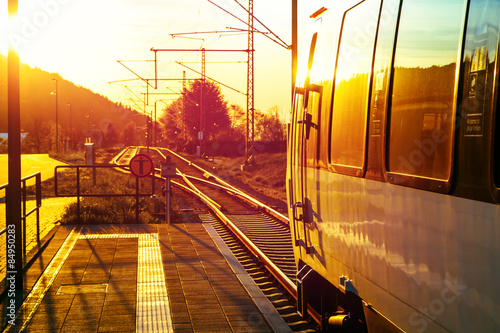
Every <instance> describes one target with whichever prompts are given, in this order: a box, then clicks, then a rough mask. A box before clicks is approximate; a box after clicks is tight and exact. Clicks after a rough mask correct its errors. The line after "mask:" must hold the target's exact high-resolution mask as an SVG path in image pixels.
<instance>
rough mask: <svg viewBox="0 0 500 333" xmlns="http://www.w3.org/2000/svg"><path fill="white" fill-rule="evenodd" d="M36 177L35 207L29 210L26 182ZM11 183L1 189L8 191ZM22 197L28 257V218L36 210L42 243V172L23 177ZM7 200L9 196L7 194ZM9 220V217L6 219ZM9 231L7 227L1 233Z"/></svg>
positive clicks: (38, 237) (37, 238)
mask: <svg viewBox="0 0 500 333" xmlns="http://www.w3.org/2000/svg"><path fill="white" fill-rule="evenodd" d="M33 178H34V179H35V201H36V203H35V207H33V208H31V209H30V210H29V211H27V203H26V202H27V201H28V196H27V187H26V183H27V182H28V181H29V180H30V179H33ZM8 187H9V184H3V185H0V190H5V191H8ZM21 198H22V215H21V220H22V222H23V225H22V230H23V256H24V258H25V259H26V238H27V237H26V220H27V218H28V216H30V215H31V214H33V213H35V212H36V240H37V242H38V243H40V208H41V207H42V176H41V173H40V172H35V173H33V174H31V175H29V176H26V177H23V178H21ZM6 200H7V196H6ZM6 220H7V219H6ZM6 232H7V228H3V229H2V230H0V235H3V234H4V233H6Z"/></svg>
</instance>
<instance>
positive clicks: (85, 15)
mask: <svg viewBox="0 0 500 333" xmlns="http://www.w3.org/2000/svg"><path fill="white" fill-rule="evenodd" d="M213 2H214V3H216V4H217V5H219V6H221V7H223V8H224V9H226V10H228V11H230V12H231V13H233V14H234V15H236V16H237V17H239V18H241V19H242V20H244V21H247V14H246V13H245V12H244V11H243V10H242V9H241V8H240V7H239V5H238V4H237V3H236V2H235V1H234V0H213ZM304 2H305V1H301V0H299V18H300V19H299V24H302V25H301V26H300V27H299V30H303V29H304V25H303V23H304V19H306V18H307V17H308V16H309V15H310V14H311V13H313V12H314V11H315V10H316V9H318V8H320V7H321V6H322V4H323V3H324V2H326V0H323V1H320V0H315V1H307V4H304ZM242 4H243V5H244V6H247V5H248V2H247V1H243V2H242ZM254 15H255V17H256V18H258V19H259V20H260V21H261V22H263V23H264V24H265V25H266V26H267V27H268V28H269V29H271V30H272V31H273V32H274V33H275V34H277V35H278V36H279V37H280V38H281V39H282V40H283V41H285V42H286V43H287V44H291V1H290V0H274V1H272V2H271V1H262V0H255V1H254ZM0 18H1V20H0V31H1V32H2V33H1V35H0V52H1V53H3V54H7V45H8V38H7V37H8V36H10V38H11V40H14V43H15V44H16V45H17V46H18V49H19V53H20V57H21V61H23V62H25V63H27V64H29V65H31V66H33V67H39V68H41V69H43V70H45V71H49V72H57V73H59V74H60V75H61V76H63V77H64V78H65V79H67V80H70V81H72V82H74V83H75V84H79V85H81V86H84V87H87V88H90V89H92V90H93V91H95V92H97V93H100V94H102V95H105V96H107V97H108V98H110V99H111V100H114V101H117V102H122V103H124V104H127V105H131V106H134V104H133V103H134V102H132V101H130V99H136V97H135V96H134V94H135V95H137V96H139V97H142V96H143V95H141V93H144V92H145V91H146V90H145V83H144V82H142V81H139V80H137V81H127V82H121V83H114V84H109V83H108V82H110V81H117V80H126V79H134V78H136V76H135V75H134V74H133V73H131V72H130V71H128V70H127V69H126V68H125V67H123V66H121V65H120V64H119V63H117V61H116V60H124V61H129V60H140V61H138V62H124V64H125V65H127V66H128V67H130V68H131V69H132V70H133V71H134V72H136V73H137V74H139V75H141V76H142V77H146V78H153V77H154V66H153V63H152V62H146V61H144V60H153V59H154V53H153V52H151V51H150V49H151V48H169V49H170V48H173V49H179V48H188V49H201V48H202V47H204V48H206V49H207V50H208V49H238V50H243V49H246V48H247V35H246V33H243V34H240V33H238V34H235V33H232V34H223V33H211V34H197V35H184V36H183V37H190V38H183V37H181V36H178V37H175V38H173V37H171V36H170V34H173V33H187V32H206V31H223V30H227V28H228V27H234V28H240V29H245V28H246V26H245V25H244V24H243V23H242V22H239V21H238V20H237V19H235V18H233V17H231V16H230V15H229V14H227V13H225V12H223V11H222V10H221V9H219V8H217V7H216V6H214V5H213V4H211V3H210V2H209V1H207V0H183V1H178V0H175V1H174V0H141V1H138V0H135V1H134V0H105V1H102V0H99V1H98V0H39V1H23V0H20V1H19V17H18V28H17V30H14V31H15V32H14V33H5V32H6V31H8V29H9V26H8V24H7V1H3V4H2V5H1V6H0ZM255 27H256V28H257V29H258V30H264V28H263V27H262V26H260V25H259V24H258V23H257V22H256V23H255ZM255 50H256V52H255V70H254V71H255V81H254V82H255V83H254V85H255V108H256V109H259V110H261V111H267V110H268V109H269V108H271V107H273V106H274V105H277V106H278V107H279V110H280V114H281V115H282V116H283V117H285V116H287V115H288V112H289V109H290V75H291V74H290V59H291V51H289V50H286V49H285V48H283V47H282V46H280V45H278V44H276V43H274V42H272V41H270V40H269V39H267V38H266V37H265V36H262V35H260V34H255ZM246 59H247V55H246V53H245V52H231V53H219V52H217V53H215V52H207V53H206V62H207V63H206V75H207V76H209V77H211V78H213V79H215V80H218V81H220V82H221V83H223V84H225V85H228V86H230V87H232V88H234V89H236V90H239V91H241V92H243V93H246V70H247V66H246V63H244V62H245V61H246ZM176 61H179V62H184V64H185V65H186V66H188V67H190V68H193V69H195V70H196V71H199V72H200V71H201V52H190V53H185V52H159V53H158V73H159V78H182V71H183V70H185V71H186V75H187V78H199V75H198V74H196V73H195V72H193V71H191V70H189V69H187V68H185V67H182V66H181V65H178V64H177V63H176ZM181 86H182V83H181V82H180V81H163V82H161V83H160V85H159V89H158V90H157V91H151V90H150V92H155V93H162V95H160V94H157V95H152V97H151V98H150V101H149V102H150V105H153V104H154V101H155V100H160V99H162V100H164V101H165V103H168V102H169V101H170V100H172V99H175V98H177V97H178V95H175V94H173V93H175V92H179V91H180V88H181ZM130 90H131V91H132V92H133V93H132V92H131V91H130ZM222 92H223V94H224V95H225V97H226V99H227V100H228V102H229V103H236V104H239V105H240V106H242V107H243V108H245V107H246V97H245V96H244V95H243V94H240V93H237V92H234V91H233V90H230V89H227V88H224V87H222ZM163 93H170V94H163ZM135 103H136V105H139V106H140V107H142V105H143V103H142V102H139V101H135Z"/></svg>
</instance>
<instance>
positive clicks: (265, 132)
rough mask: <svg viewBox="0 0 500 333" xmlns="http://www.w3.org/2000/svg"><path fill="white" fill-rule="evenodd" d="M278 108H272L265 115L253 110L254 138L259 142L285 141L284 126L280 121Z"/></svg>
mask: <svg viewBox="0 0 500 333" xmlns="http://www.w3.org/2000/svg"><path fill="white" fill-rule="evenodd" d="M278 110H279V108H278V106H276V105H275V106H273V107H272V108H270V109H269V110H267V113H262V112H260V111H258V110H255V132H256V133H255V138H256V139H258V140H261V141H282V140H286V125H285V124H283V123H282V122H281V121H280V117H279V113H278Z"/></svg>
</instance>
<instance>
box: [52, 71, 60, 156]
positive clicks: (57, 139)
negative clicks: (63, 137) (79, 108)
mask: <svg viewBox="0 0 500 333" xmlns="http://www.w3.org/2000/svg"><path fill="white" fill-rule="evenodd" d="M52 81H56V91H55V95H56V153H57V154H59V112H58V110H57V104H58V103H57V95H58V93H57V79H52Z"/></svg>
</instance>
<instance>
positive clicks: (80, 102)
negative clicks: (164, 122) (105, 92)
mask: <svg viewBox="0 0 500 333" xmlns="http://www.w3.org/2000/svg"><path fill="white" fill-rule="evenodd" d="M0 73H2V75H1V76H0V133H7V113H8V111H7V57H5V56H3V55H1V54H0ZM20 82H21V83H20V95H21V97H20V104H21V130H22V132H23V133H25V134H26V137H25V139H23V143H22V150H23V153H47V152H49V151H55V150H56V100H57V128H58V131H57V138H58V141H59V150H62V151H66V150H68V149H77V148H78V147H81V146H82V145H83V143H85V139H86V138H87V137H90V138H92V142H94V143H96V144H97V145H98V146H100V147H107V146H113V145H115V144H119V143H123V144H125V143H126V144H145V132H146V124H147V117H146V116H145V115H143V114H140V113H138V112H136V111H134V110H132V109H130V108H129V107H125V106H123V105H121V104H117V103H114V102H112V101H110V100H109V99H107V98H106V97H104V96H102V95H99V94H97V93H94V92H92V91H91V90H89V89H87V88H84V87H81V86H78V85H75V84H74V83H72V82H70V81H67V80H65V79H64V78H62V77H61V76H60V75H59V74H54V73H48V72H46V71H43V70H41V69H39V68H32V67H30V66H28V65H25V64H21V66H20ZM56 85H57V91H56ZM56 94H57V96H56ZM56 97H57V98H56ZM125 128H127V129H128V132H126V134H125V135H124V134H123V132H124V129H125ZM127 135H128V136H129V137H127ZM3 146H5V144H4V145H3Z"/></svg>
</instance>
